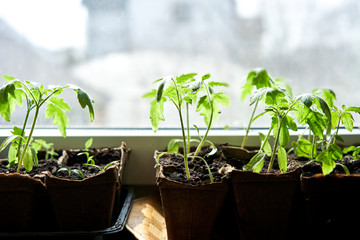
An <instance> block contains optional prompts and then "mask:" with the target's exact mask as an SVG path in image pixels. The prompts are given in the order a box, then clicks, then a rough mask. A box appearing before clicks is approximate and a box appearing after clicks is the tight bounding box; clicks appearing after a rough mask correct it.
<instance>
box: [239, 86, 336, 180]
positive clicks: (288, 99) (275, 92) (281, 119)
mask: <svg viewBox="0 0 360 240" xmlns="http://www.w3.org/2000/svg"><path fill="white" fill-rule="evenodd" d="M250 100H251V101H250V105H253V104H254V103H257V102H259V101H260V100H264V101H265V104H266V107H265V109H264V112H262V113H260V114H259V115H257V116H256V117H254V119H257V118H259V117H261V116H263V115H265V114H269V115H270V116H271V119H272V121H271V125H270V128H269V132H268V134H267V135H266V136H261V139H262V144H261V147H260V149H259V152H258V153H257V154H256V155H255V156H254V157H253V158H252V159H251V160H250V161H249V163H248V164H247V165H245V166H244V170H247V171H255V172H260V171H261V170H262V168H263V165H264V160H265V156H266V155H270V162H269V166H268V169H267V172H270V170H271V169H272V167H273V164H274V161H275V155H276V154H277V156H278V163H279V168H280V171H281V172H282V173H284V172H286V171H287V151H286V149H285V147H286V146H287V144H288V143H289V129H291V130H293V131H297V124H296V123H295V120H294V118H293V117H292V116H291V115H290V114H291V113H293V114H295V115H296V118H297V119H298V121H299V119H301V120H300V121H299V122H304V121H305V122H307V123H308V124H309V125H310V129H311V130H313V131H315V132H316V130H317V129H316V127H317V125H316V120H317V118H316V117H318V115H317V113H319V112H315V111H314V110H312V108H311V107H312V106H313V105H316V106H317V107H318V109H320V110H321V111H322V112H323V115H325V116H326V117H328V118H329V119H331V113H330V109H329V107H328V105H327V103H326V102H325V100H324V99H322V98H321V97H319V96H317V95H315V94H303V95H300V96H298V97H293V96H292V93H291V92H289V90H286V89H283V88H280V87H276V86H274V87H272V88H269V87H263V88H260V89H258V90H257V91H255V92H254V93H253V94H252V95H251V98H250ZM319 114H320V113H319ZM323 115H321V117H322V116H323ZM326 128H327V131H328V132H330V131H331V125H328V126H326ZM271 132H273V136H274V138H275V140H274V144H273V147H272V149H271V150H270V148H269V143H268V138H269V136H270V133H271ZM321 134H323V132H322V131H321Z"/></svg>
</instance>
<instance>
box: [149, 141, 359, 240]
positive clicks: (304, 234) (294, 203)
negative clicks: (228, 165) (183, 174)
mask: <svg viewBox="0 0 360 240" xmlns="http://www.w3.org/2000/svg"><path fill="white" fill-rule="evenodd" d="M227 147H228V148H229V149H230V151H226V150H229V149H225V150H224V149H222V151H223V153H225V154H226V153H229V154H230V155H234V156H236V155H238V153H237V151H241V153H240V152H239V155H241V156H244V153H243V151H244V150H243V149H241V148H238V147H231V146H227ZM227 147H226V146H224V148H227ZM247 153H248V154H247V155H249V156H250V158H251V156H252V155H251V153H250V152H247ZM249 156H248V157H249ZM231 157H233V156H231ZM250 158H249V159H250ZM249 159H247V161H248V160H249ZM243 160H244V159H243ZM163 169H164V168H163V166H160V167H159V168H158V170H157V179H156V182H157V185H158V187H159V190H160V195H161V201H162V204H163V211H164V215H165V221H166V227H167V233H168V239H170V240H171V239H303V238H307V239H315V238H320V239H325V237H327V238H328V239H333V238H334V237H335V236H341V237H346V236H350V237H352V236H353V235H352V234H353V231H354V230H355V231H356V229H357V228H356V227H357V226H360V225H359V224H360V219H359V216H360V210H359V209H360V208H359V207H358V205H359V204H360V176H359V175H341V174H332V175H327V176H324V175H322V174H316V175H314V176H305V174H304V171H303V169H302V168H298V169H296V170H293V171H290V172H287V173H283V174H275V173H254V172H250V171H243V170H237V169H233V170H231V171H229V172H228V173H227V174H225V176H224V177H223V178H222V181H221V182H217V183H209V184H203V185H191V184H187V183H180V182H178V181H174V180H170V179H168V178H167V177H165V175H164V172H163ZM352 227H355V228H354V230H353V229H351V228H352ZM340 239H342V238H340Z"/></svg>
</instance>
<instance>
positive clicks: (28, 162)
mask: <svg viewBox="0 0 360 240" xmlns="http://www.w3.org/2000/svg"><path fill="white" fill-rule="evenodd" d="M23 166H24V168H25V169H26V171H27V172H31V170H32V169H33V156H32V151H31V149H30V148H27V149H26V151H25V155H24V159H23Z"/></svg>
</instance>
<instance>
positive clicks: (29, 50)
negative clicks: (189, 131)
mask: <svg viewBox="0 0 360 240" xmlns="http://www.w3.org/2000/svg"><path fill="white" fill-rule="evenodd" d="M359 64H360V1H358V0H292V1H287V0H251V1H247V0H82V1H81V0H51V1H49V0H31V1H28V0H0V75H9V76H13V77H16V78H19V79H22V80H28V81H34V82H38V83H42V84H44V85H49V84H66V83H72V84H75V85H78V86H80V87H81V88H83V89H85V90H86V91H87V92H88V93H89V94H90V95H91V96H92V98H93V99H94V100H95V105H94V107H95V112H96V116H95V122H94V123H92V124H90V123H89V117H88V115H87V114H83V113H85V112H84V111H82V110H81V108H80V107H78V106H77V105H78V104H77V102H76V101H77V100H76V97H75V95H74V94H73V93H72V92H71V91H69V92H68V93H67V94H66V95H65V98H66V99H65V101H66V102H68V103H69V104H70V106H71V107H72V108H73V111H71V112H70V113H69V114H68V115H69V117H70V125H71V127H116V128H148V127H151V125H150V120H149V117H148V115H149V114H148V112H149V107H150V104H149V103H150V100H149V99H143V98H142V95H143V94H144V93H146V92H148V91H150V90H151V89H152V88H155V87H156V86H155V85H153V84H152V82H153V81H155V80H157V79H159V78H161V77H164V76H167V75H180V74H183V73H190V72H197V73H199V74H206V73H210V74H211V76H212V77H211V78H212V79H213V80H215V81H223V82H227V83H229V84H230V86H231V87H230V88H227V89H221V90H223V91H225V92H227V93H228V94H229V95H230V99H231V102H232V106H231V107H230V108H227V107H222V114H221V116H220V119H219V120H217V121H216V122H215V123H214V126H215V127H219V128H222V127H224V126H229V127H236V128H238V127H240V128H241V127H246V125H247V121H248V118H249V116H250V113H251V108H250V107H249V106H248V105H249V100H245V101H244V102H241V101H240V93H241V86H242V84H243V83H244V80H245V78H246V75H247V73H248V72H249V71H250V70H251V69H254V68H265V69H267V70H268V72H269V73H270V75H271V76H272V77H274V78H284V79H285V80H286V82H287V83H288V84H290V85H291V86H292V87H293V92H294V94H295V95H297V94H301V93H303V92H311V91H312V90H313V89H314V88H331V89H333V90H334V91H335V93H336V95H337V102H336V103H337V104H338V105H340V106H341V105H342V104H345V105H347V106H359V105H360V97H359V93H358V92H359V90H358V89H359V88H358V85H359V83H360V82H359V76H360V67H359V66H360V65H359ZM3 83H4V80H2V83H1V84H3ZM22 111H23V110H20V109H19V108H18V109H17V110H16V111H15V113H14V115H13V118H12V121H13V122H12V123H7V122H5V121H4V120H3V119H0V124H1V127H6V126H10V125H13V124H14V123H15V124H19V123H21V122H22V120H23V112H22ZM173 113H174V107H173V106H168V107H167V108H166V109H165V118H166V122H164V123H161V125H160V126H161V127H178V126H179V124H178V119H177V116H176V115H175V114H173ZM193 124H196V125H198V126H203V125H204V124H203V123H202V119H200V118H197V117H195V118H194V120H193ZM266 124H267V123H266V121H264V120H261V119H259V120H257V121H256V122H255V123H254V126H258V127H262V126H265V127H268V126H266ZM50 125H51V120H46V119H44V117H41V119H39V126H50Z"/></svg>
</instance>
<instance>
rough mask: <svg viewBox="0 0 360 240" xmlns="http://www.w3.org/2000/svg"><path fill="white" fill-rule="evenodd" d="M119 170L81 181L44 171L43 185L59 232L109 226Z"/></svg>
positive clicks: (106, 171)
mask: <svg viewBox="0 0 360 240" xmlns="http://www.w3.org/2000/svg"><path fill="white" fill-rule="evenodd" d="M118 175H119V171H118V168H117V167H116V166H111V167H109V168H107V169H106V170H105V172H103V173H100V174H98V175H95V176H92V177H89V178H86V179H83V180H68V179H62V178H57V177H54V176H52V175H51V174H47V175H46V176H45V185H46V187H47V189H48V192H49V196H50V200H51V204H52V207H53V210H54V214H55V219H56V223H57V227H58V229H57V230H58V231H80V230H81V231H89V230H100V229H105V228H107V227H109V226H111V223H112V219H113V211H114V206H115V200H116V197H117V191H119V188H120V182H119V176H118Z"/></svg>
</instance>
